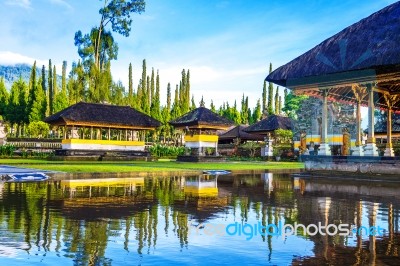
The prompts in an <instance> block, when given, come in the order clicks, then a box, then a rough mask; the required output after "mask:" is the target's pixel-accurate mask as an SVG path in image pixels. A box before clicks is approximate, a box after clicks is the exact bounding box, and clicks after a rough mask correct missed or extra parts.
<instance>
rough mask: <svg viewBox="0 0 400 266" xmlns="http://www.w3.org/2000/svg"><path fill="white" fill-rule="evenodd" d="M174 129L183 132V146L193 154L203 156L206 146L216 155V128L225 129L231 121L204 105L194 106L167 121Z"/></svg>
mask: <svg viewBox="0 0 400 266" xmlns="http://www.w3.org/2000/svg"><path fill="white" fill-rule="evenodd" d="M169 123H170V124H171V125H172V126H174V127H175V128H176V129H181V130H183V131H184V132H185V147H188V148H190V149H191V150H192V154H193V155H199V156H203V155H205V151H206V149H207V148H212V149H213V154H214V155H218V134H217V131H218V130H226V129H228V128H229V127H230V126H232V125H233V122H232V121H230V120H228V119H226V118H224V117H222V116H220V115H218V114H216V113H214V112H212V111H211V110H209V109H207V108H205V107H199V108H196V109H194V110H192V111H190V112H188V113H186V114H184V115H183V116H181V117H178V118H177V119H175V120H172V121H170V122H169Z"/></svg>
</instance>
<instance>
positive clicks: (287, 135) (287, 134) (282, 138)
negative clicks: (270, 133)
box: [274, 128, 293, 144]
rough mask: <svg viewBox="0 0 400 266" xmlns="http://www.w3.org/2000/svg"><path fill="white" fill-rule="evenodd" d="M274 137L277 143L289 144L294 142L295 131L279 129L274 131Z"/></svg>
mask: <svg viewBox="0 0 400 266" xmlns="http://www.w3.org/2000/svg"><path fill="white" fill-rule="evenodd" d="M274 136H275V140H276V142H277V143H282V144H283V143H284V144H288V143H291V142H292V139H293V131H291V130H287V129H281V128H279V129H277V130H275V131H274Z"/></svg>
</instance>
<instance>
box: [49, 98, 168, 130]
mask: <svg viewBox="0 0 400 266" xmlns="http://www.w3.org/2000/svg"><path fill="white" fill-rule="evenodd" d="M44 121H45V122H47V123H49V124H51V125H55V126H58V125H75V126H96V127H107V128H108V127H113V128H124V129H125V128H129V129H155V128H157V127H159V126H160V125H161V123H160V122H159V121H157V120H156V119H154V118H152V117H150V116H148V115H146V114H144V113H141V112H139V111H137V110H136V109H134V108H131V107H129V106H118V105H110V104H99V103H85V102H79V103H77V104H74V105H71V106H70V107H67V108H65V109H64V110H61V111H60V112H58V113H56V114H54V115H51V116H49V117H47V118H46V119H45V120H44Z"/></svg>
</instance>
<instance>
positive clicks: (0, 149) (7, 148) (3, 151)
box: [0, 144, 17, 157]
mask: <svg viewBox="0 0 400 266" xmlns="http://www.w3.org/2000/svg"><path fill="white" fill-rule="evenodd" d="M16 149H17V148H16V147H15V146H14V145H12V144H5V145H1V146H0V156H1V157H4V156H7V157H11V156H13V154H14V151H15V150H16Z"/></svg>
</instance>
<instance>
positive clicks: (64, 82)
mask: <svg viewBox="0 0 400 266" xmlns="http://www.w3.org/2000/svg"><path fill="white" fill-rule="evenodd" d="M61 90H64V91H67V61H63V64H62V76H61Z"/></svg>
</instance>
